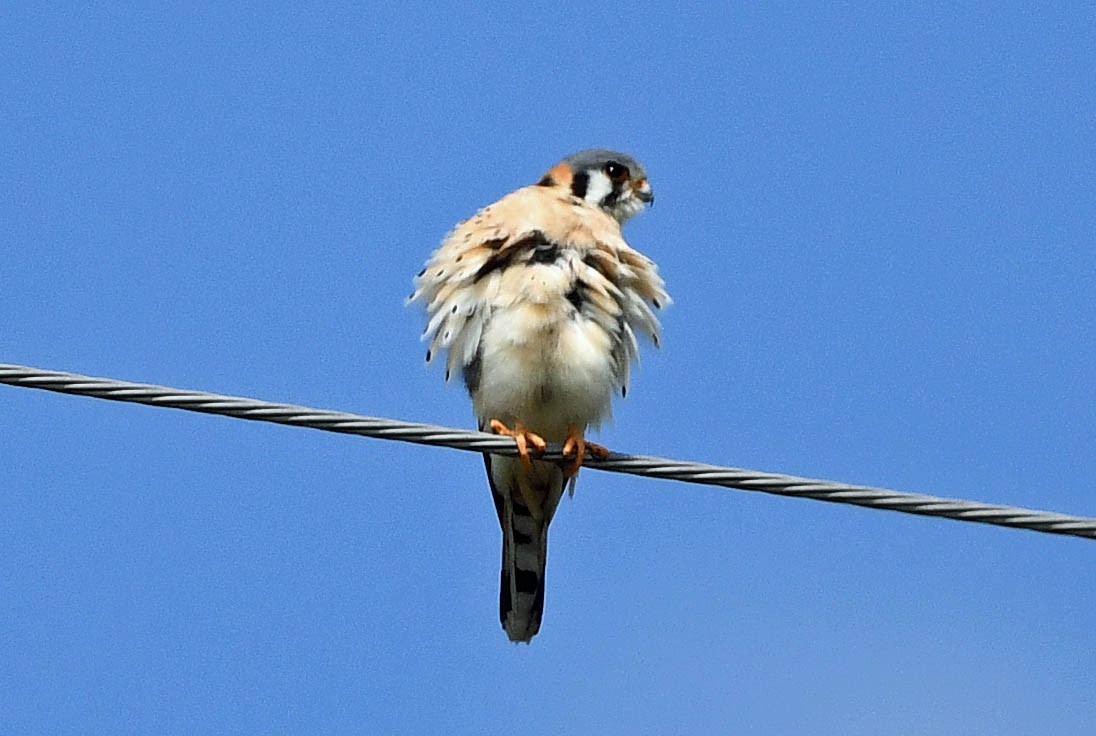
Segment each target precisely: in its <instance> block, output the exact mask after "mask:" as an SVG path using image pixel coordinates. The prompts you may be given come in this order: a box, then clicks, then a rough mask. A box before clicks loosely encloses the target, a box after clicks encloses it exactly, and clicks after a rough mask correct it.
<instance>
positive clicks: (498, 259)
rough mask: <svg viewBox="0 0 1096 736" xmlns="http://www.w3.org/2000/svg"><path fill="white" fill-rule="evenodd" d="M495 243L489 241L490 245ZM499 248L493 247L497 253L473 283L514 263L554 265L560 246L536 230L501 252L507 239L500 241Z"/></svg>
mask: <svg viewBox="0 0 1096 736" xmlns="http://www.w3.org/2000/svg"><path fill="white" fill-rule="evenodd" d="M492 242H494V241H488V243H487V244H488V245H489V244H490V243H492ZM498 242H499V245H498V246H493V249H494V250H495V251H496V253H495V254H494V255H493V256H491V257H490V258H488V259H487V261H486V262H484V264H483V265H482V266H480V269H479V270H478V271H476V275H475V276H474V277H473V278H472V281H473V283H474V282H476V281H479V280H480V279H482V278H484V277H486V276H489V275H490V274H492V273H494V272H495V271H501V270H503V269H505V268H509V267H510V266H511V265H512V264H514V263H519V262H522V261H524V262H526V263H552V262H554V261H555V260H556V259H557V258H558V257H559V246H558V245H557V244H556V243H554V242H553V241H551V240H549V239H548V236H546V235H545V234H544V233H542V232H541V231H540V230H534V231H533V232H531V233H529V234H528V235H526V236H525V237H524V238H522V239H521V240H517V241H515V242H513V243H511V244H510V245H509V246H508V247H506V248H503V249H501V250H499V248H500V247H501V245H502V243H505V242H506V239H505V238H503V239H502V240H500V241H498Z"/></svg>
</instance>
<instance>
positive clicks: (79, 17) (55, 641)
mask: <svg viewBox="0 0 1096 736" xmlns="http://www.w3.org/2000/svg"><path fill="white" fill-rule="evenodd" d="M728 5H729V4H723V3H713V4H711V5H708V6H691V7H684V6H676V5H675V4H664V7H662V8H660V9H649V8H647V7H646V6H644V5H642V4H629V3H625V4H621V3H612V4H606V5H601V6H587V5H586V4H577V3H576V4H574V5H572V6H568V7H562V6H560V5H558V4H555V3H543V4H542V3H531V4H524V5H522V6H521V7H514V6H512V5H510V4H503V3H499V4H494V3H475V4H472V3H468V4H461V3H454V4H448V5H441V4H438V5H435V4H431V5H430V6H428V7H429V8H430V9H425V7H426V6H423V7H418V6H413V5H406V4H403V3H387V4H383V5H382V4H371V3H367V4H350V5H343V6H336V5H334V4H330V3H325V4H320V5H316V6H305V5H301V4H300V3H286V4H284V5H282V6H280V7H279V6H275V5H273V4H268V3H259V4H254V5H252V6H235V7H234V8H225V7H223V6H222V4H221V3H211V4H201V3H187V4H181V5H180V6H178V7H174V8H169V7H166V6H165V7H160V8H159V9H148V8H145V9H140V8H132V7H125V6H114V5H97V6H95V7H94V8H84V9H81V10H64V9H46V8H44V7H39V4H32V5H30V6H22V7H21V6H19V5H17V4H12V3H7V4H5V5H4V7H3V9H2V10H0V99H2V104H0V314H2V315H3V319H2V322H0V361H4V362H14V363H25V364H30V365H36V366H40V367H45V368H52V369H59V370H71V371H76V372H81V373H87V374H92V375H101V376H109V377H115V378H123V379H129V380H136V381H144V382H151V383H161V384H167V385H175V386H180V387H185V388H195V389H203V390H209V391H216V392H221V393H232V394H241V395H246V396H254V397H259V398H265V399H269V400H273V401H287V402H292V403H300V404H306V405H313V406H320V407H327V408H335V409H342V410H347V411H354V412H358V413H364V414H370V415H377V416H389V417H398V418H403V419H409V420H417V421H427V422H432V423H438V424H446V425H453V426H464V427H468V426H471V425H472V422H473V420H472V417H471V412H470V408H469V405H468V401H467V399H466V397H465V396H464V393H463V391H462V390H461V389H460V388H459V387H458V386H449V387H446V386H444V385H443V383H442V377H441V371H439V370H426V369H424V368H423V364H422V351H423V346H422V345H420V344H419V342H418V335H419V332H420V330H421V327H422V324H423V321H422V315H421V314H420V313H419V312H418V311H416V310H413V309H406V308H405V307H404V304H403V300H404V298H405V296H406V295H407V293H408V292H409V291H410V279H411V276H412V275H413V274H414V273H415V272H416V271H418V269H419V267H420V265H421V263H422V262H423V260H424V259H425V258H426V256H427V255H428V254H429V252H430V251H431V249H432V248H433V247H434V246H435V245H436V244H437V243H438V242H439V240H440V239H441V237H442V236H443V235H444V234H445V232H446V231H447V230H448V228H449V227H450V226H451V225H452V224H453V223H455V222H456V221H457V220H459V219H462V218H463V217H466V216H468V215H470V214H471V213H472V212H473V211H474V210H475V209H476V208H477V207H479V206H482V205H484V204H487V203H489V202H490V201H492V200H494V199H495V198H497V197H498V196H500V195H502V194H504V193H505V192H507V191H510V190H511V189H514V188H516V187H518V186H519V185H523V184H526V183H531V182H533V181H535V180H536V179H537V178H538V177H539V176H540V174H541V173H542V172H543V171H544V170H546V169H547V168H548V167H549V166H551V165H552V164H553V163H555V162H556V161H557V160H558V159H559V158H561V157H562V156H563V155H565V154H567V153H569V152H571V151H573V150H576V149H579V148H585V147H589V146H609V147H615V148H620V149H623V150H626V151H628V152H630V153H632V154H634V155H635V156H636V157H638V158H639V159H640V160H641V161H643V162H644V163H645V164H646V166H647V168H648V169H649V171H650V173H651V178H652V181H653V183H654V186H655V189H656V192H657V194H658V203H657V206H656V207H655V208H654V209H653V210H652V211H650V212H649V213H647V214H645V215H644V216H642V217H640V218H637V219H636V220H635V221H633V222H631V223H629V225H628V227H627V229H626V234H627V236H628V237H629V239H630V240H631V242H633V243H634V244H635V245H636V246H637V247H638V248H640V249H641V250H643V251H644V252H646V253H648V254H649V255H651V256H652V257H653V258H654V259H655V260H657V261H658V263H659V264H660V266H661V268H662V272H663V274H664V275H665V277H666V280H667V283H668V286H669V289H670V291H671V293H672V294H673V296H674V297H675V299H676V304H675V305H674V306H673V307H672V309H670V310H669V311H668V312H667V313H666V314H665V320H664V328H665V348H664V349H663V350H662V351H655V350H653V349H645V350H644V356H643V357H644V361H643V365H642V367H641V368H640V370H639V371H638V373H637V374H636V377H635V380H634V383H633V390H632V391H631V392H630V394H629V397H628V399H627V400H626V401H624V402H621V403H619V405H618V411H617V418H616V422H615V424H614V425H613V426H612V427H607V428H605V430H604V431H603V432H602V433H601V434H600V435H599V436H600V437H601V439H602V441H603V442H605V443H606V444H608V445H610V446H611V447H613V448H615V449H618V450H622V451H629V452H638V453H646V454H658V455H664V456H669V457H679V458H683V459H693V460H703V461H708V462H714V463H719V464H728V465H737V466H741V467H750V468H760V469H765V470H772V471H779V472H787V473H795V474H800V475H807V476H812V477H821V478H831V479H837V480H843V481H848V482H856V483H864V484H871V485H881V486H886V487H892V488H898V489H902V490H909V491H918V492H926V493H935V494H940V495H952V496H959V497H965V498H973V499H979V500H985V501H992V502H999V503H1008V504H1021V505H1028V506H1033V507H1037V508H1045V509H1052V510H1058V511H1064V512H1072V513H1078V514H1086V515H1096V500H1094V497H1093V490H1094V489H1093V478H1094V477H1096V452H1094V445H1096V441H1094V436H1096V399H1094V397H1096V388H1094V378H1093V376H1094V370H1093V365H1096V347H1094V346H1096V308H1094V302H1096V255H1094V252H1096V251H1094V241H1096V83H1094V81H1093V80H1094V76H1093V75H1094V71H1093V70H1094V68H1096V11H1094V10H1093V8H1092V6H1091V5H1087V4H1084V5H1085V7H1084V9H1082V5H1083V4H1081V3H1076V4H1072V7H1070V6H1069V5H1065V6H1063V7H1060V8H1057V9H1052V8H1048V7H1042V8H1040V9H1037V10H1036V9H1025V8H1024V7H1022V6H1019V5H1008V4H999V3H992V4H991V3H984V4H981V5H974V6H973V7H972V6H970V5H966V6H965V7H952V6H950V5H948V6H943V5H935V4H922V3H911V4H908V5H888V6H886V7H884V6H883V5H882V4H880V5H879V6H878V7H877V8H876V9H873V10H864V9H862V8H858V7H856V6H855V5H852V6H850V5H842V6H840V7H837V6H835V5H833V4H824V5H823V4H819V5H813V4H812V5H798V4H796V5H782V6H773V7H767V8H764V9H749V8H734V7H728ZM0 453H2V454H0V731H2V732H3V733H13V734H14V733H24V734H32V733H33V734H40V733H65V732H79V733H119V734H120V733H188V734H189V733H352V732H363V733H446V732H453V733H492V732H494V733H502V732H512V733H524V734H542V733H543V734H549V733H550V734H558V733H626V734H636V733H656V734H657V733H696V732H700V733H711V732H717V733H718V732H722V733H734V732H742V733H746V732H748V733H773V734H786V733H821V734H878V733H911V734H912V733H916V734H955V733H962V734H994V735H998V734H1031V733H1061V734H1090V733H1093V728H1094V724H1096V674H1094V673H1096V592H1094V590H1096V587H1094V586H1096V564H1094V563H1096V545H1094V544H1093V543H1092V542H1089V541H1085V540H1080V539H1071V538H1057V537H1052V536H1047V535H1040V534H1036V533H1032V532H1021V531H1013V530H1007V529H998V528H992V527H982V526H979V525H975V524H962V523H957V522H949V521H943V520H933V519H925V518H917V517H910V516H905V515H901V514H895V513H889V512H877V511H867V510H862V509H857V508H853V507H849V506H839V505H830V504H823V503H817V502H813V501H806V500H793V499H781V498H775V497H770V496H762V495H757V494H747V493H741V492H732V491H722V490H717V489H710V488H703V487H698V486H691V485H684V484H678V483H670V482H660V481H654V480H645V479H638V478H634V477H626V476H619V475H611V474H606V473H598V472H593V471H586V472H585V473H583V477H582V479H581V482H580V484H579V489H578V494H577V496H576V497H575V498H574V499H573V500H571V501H567V502H565V503H564V504H563V506H562V508H561V511H560V513H559V514H558V516H557V517H556V522H555V524H554V526H553V536H552V545H551V560H550V564H549V571H548V600H547V610H546V617H545V623H544V628H543V631H542V633H541V634H540V635H539V636H538V637H537V638H536V639H535V640H534V642H533V644H532V645H531V646H516V645H513V644H510V643H509V642H508V641H507V640H506V637H505V636H504V634H503V633H502V631H501V629H500V628H499V626H498V621H497V593H498V591H497V584H498V564H499V536H500V535H499V530H498V527H497V521H496V519H495V514H494V511H493V509H492V506H491V502H490V499H489V494H488V491H487V486H486V483H485V480H484V477H483V469H482V465H481V462H480V459H479V458H478V457H476V456H474V455H471V454H467V453H460V452H456V451H452V450H444V449H428V448H421V447H416V446H412V445H401V444H398V443H394V442H381V441H374V440H362V439H358V438H352V437H344V436H337V435H332V434H328V433H321V432H314V431H306V430H301V429H293V428H286V427H277V426H272V425H264V424H255V423H249V422H243V421H238V420H231V419H225V418H219V417H209V416H202V415H197V414H191V413H184V412H178V411H170V410H161V409H152V408H146V407H139V406H132V405H126V404H119V403H113V402H106V401H98V400H93V399H82V398H74V397H67V396H61V395H53V394H48V393H44V392H38V391H31V390H26V389H18V388H10V387H0Z"/></svg>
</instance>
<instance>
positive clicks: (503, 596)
mask: <svg viewBox="0 0 1096 736" xmlns="http://www.w3.org/2000/svg"><path fill="white" fill-rule="evenodd" d="M483 459H484V463H485V464H486V466H487V477H488V479H489V480H490V483H491V495H492V497H493V498H494V501H495V510H496V511H498V515H499V524H500V525H501V526H502V578H501V582H500V591H499V619H500V620H501V621H502V628H503V629H505V630H506V634H507V636H509V637H510V640H511V641H525V642H527V641H529V640H531V639H532V638H533V636H534V635H536V633H537V631H539V630H540V620H541V616H542V615H543V613H544V569H545V564H546V563H547V561H548V525H549V523H551V521H552V516H553V515H554V514H555V512H556V507H557V506H558V505H559V500H560V497H561V496H562V495H563V484H564V480H563V471H562V470H561V469H560V468H559V466H558V465H556V464H554V463H546V462H539V461H536V460H534V461H533V463H532V465H531V466H527V465H524V464H522V462H521V460H519V459H517V458H510V457H500V456H498V455H484V456H483Z"/></svg>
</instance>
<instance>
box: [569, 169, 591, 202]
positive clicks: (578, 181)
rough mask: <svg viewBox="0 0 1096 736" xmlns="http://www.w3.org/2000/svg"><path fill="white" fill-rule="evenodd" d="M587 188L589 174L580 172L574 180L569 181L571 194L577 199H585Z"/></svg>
mask: <svg viewBox="0 0 1096 736" xmlns="http://www.w3.org/2000/svg"><path fill="white" fill-rule="evenodd" d="M589 186H590V174H589V172H586V171H580V172H578V173H577V174H575V178H574V179H573V180H572V181H571V194H573V195H575V196H576V197H578V198H579V199H586V188H587V187H589Z"/></svg>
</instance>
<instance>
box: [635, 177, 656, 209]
mask: <svg viewBox="0 0 1096 736" xmlns="http://www.w3.org/2000/svg"><path fill="white" fill-rule="evenodd" d="M632 194H634V195H635V196H636V198H637V199H638V200H639V201H640V202H643V203H644V204H646V205H653V204H654V203H655V193H654V192H653V191H651V183H650V182H649V181H647V180H646V179H640V180H639V181H636V182H632Z"/></svg>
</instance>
